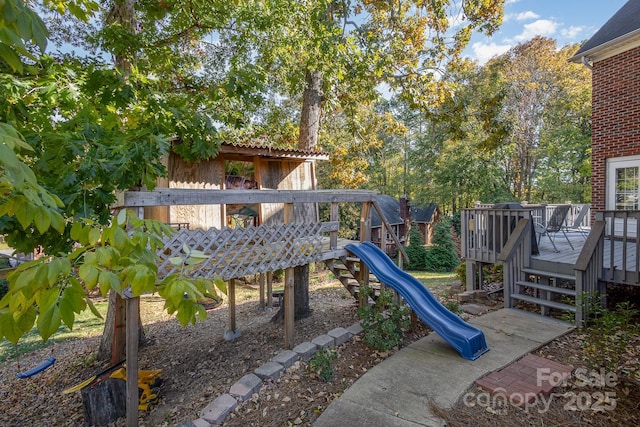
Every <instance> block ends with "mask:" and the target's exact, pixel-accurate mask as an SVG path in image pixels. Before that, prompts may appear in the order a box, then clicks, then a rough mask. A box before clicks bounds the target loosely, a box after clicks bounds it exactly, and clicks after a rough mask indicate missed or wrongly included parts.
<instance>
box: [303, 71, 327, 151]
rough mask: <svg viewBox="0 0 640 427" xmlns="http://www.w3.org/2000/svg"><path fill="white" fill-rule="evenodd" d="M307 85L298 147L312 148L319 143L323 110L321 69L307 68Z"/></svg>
mask: <svg viewBox="0 0 640 427" xmlns="http://www.w3.org/2000/svg"><path fill="white" fill-rule="evenodd" d="M305 78H306V81H307V86H306V87H305V89H304V95H303V97H302V112H301V114H300V136H299V137H298V148H300V149H302V150H312V149H313V148H315V147H316V145H318V133H319V131H320V116H321V112H322V96H323V95H322V74H321V73H320V71H310V70H307V74H306V77H305Z"/></svg>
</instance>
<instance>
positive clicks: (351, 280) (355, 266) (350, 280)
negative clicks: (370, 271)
mask: <svg viewBox="0 0 640 427" xmlns="http://www.w3.org/2000/svg"><path fill="white" fill-rule="evenodd" d="M324 263H325V264H326V266H327V268H328V269H329V270H331V272H332V273H333V274H334V275H335V276H336V278H337V279H338V280H340V282H341V283H342V285H343V286H344V287H345V288H346V289H347V290H348V291H349V293H350V294H351V295H353V297H354V298H356V299H358V292H359V290H360V282H358V277H360V267H359V264H360V258H356V257H347V256H341V257H340V258H337V259H328V260H326V261H325V262H324ZM376 282H378V280H377V279H376V277H375V276H373V275H370V277H369V283H370V286H371V287H372V288H373V289H374V292H375V293H376V294H377V293H378V292H379V290H380V285H379V283H377V284H374V283H376Z"/></svg>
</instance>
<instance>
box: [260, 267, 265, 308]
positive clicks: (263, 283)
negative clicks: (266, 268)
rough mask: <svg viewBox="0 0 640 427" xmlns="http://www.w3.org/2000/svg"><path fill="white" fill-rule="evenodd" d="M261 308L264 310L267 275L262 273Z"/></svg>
mask: <svg viewBox="0 0 640 427" xmlns="http://www.w3.org/2000/svg"><path fill="white" fill-rule="evenodd" d="M259 280H260V308H264V291H265V289H264V288H265V287H264V285H265V273H260V279H259Z"/></svg>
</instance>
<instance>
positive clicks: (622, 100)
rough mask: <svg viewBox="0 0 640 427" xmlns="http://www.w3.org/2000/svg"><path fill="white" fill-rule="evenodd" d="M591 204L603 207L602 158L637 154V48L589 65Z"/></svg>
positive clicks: (639, 72) (639, 91) (639, 147)
mask: <svg viewBox="0 0 640 427" xmlns="http://www.w3.org/2000/svg"><path fill="white" fill-rule="evenodd" d="M592 86H593V95H592V96H593V98H592V103H593V112H592V118H591V127H592V132H593V134H592V137H591V144H592V162H593V164H592V176H591V191H592V196H591V204H592V207H593V209H594V210H599V209H605V206H606V187H605V183H606V159H608V158H611V157H622V156H632V155H639V154H640V47H638V48H635V49H631V50H628V51H627V52H624V53H621V54H619V55H616V56H613V57H611V58H608V59H605V60H603V61H599V62H596V63H594V64H593V70H592Z"/></svg>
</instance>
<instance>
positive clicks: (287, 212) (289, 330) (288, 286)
mask: <svg viewBox="0 0 640 427" xmlns="http://www.w3.org/2000/svg"><path fill="white" fill-rule="evenodd" d="M293 218H294V212H293V204H292V203H286V204H285V205H284V223H285V224H290V223H291V222H292V221H293ZM294 286H295V281H294V269H293V267H289V268H287V269H285V271H284V348H285V349H286V350H291V349H292V348H293V344H294V336H295V330H294V328H295V306H294V304H295V289H294Z"/></svg>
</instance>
